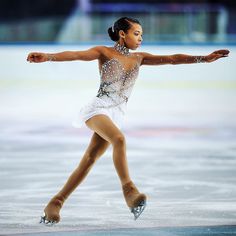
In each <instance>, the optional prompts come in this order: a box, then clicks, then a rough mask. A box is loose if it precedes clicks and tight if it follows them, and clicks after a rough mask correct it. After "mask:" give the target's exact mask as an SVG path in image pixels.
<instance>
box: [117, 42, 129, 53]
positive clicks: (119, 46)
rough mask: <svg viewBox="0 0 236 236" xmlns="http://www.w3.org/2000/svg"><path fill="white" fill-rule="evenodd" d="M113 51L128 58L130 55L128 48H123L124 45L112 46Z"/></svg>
mask: <svg viewBox="0 0 236 236" xmlns="http://www.w3.org/2000/svg"><path fill="white" fill-rule="evenodd" d="M114 49H115V50H116V51H117V52H119V53H121V54H122V55H125V56H129V55H130V52H129V48H127V47H125V46H124V45H120V44H119V43H116V44H115V45H114Z"/></svg>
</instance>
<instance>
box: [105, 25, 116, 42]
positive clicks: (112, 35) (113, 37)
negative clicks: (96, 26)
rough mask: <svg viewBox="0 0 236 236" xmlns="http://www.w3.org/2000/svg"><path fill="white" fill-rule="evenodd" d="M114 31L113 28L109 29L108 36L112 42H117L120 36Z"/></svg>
mask: <svg viewBox="0 0 236 236" xmlns="http://www.w3.org/2000/svg"><path fill="white" fill-rule="evenodd" d="M113 30H114V28H113V27H109V28H108V30H107V32H108V35H109V37H110V38H111V40H112V41H115V42H116V41H118V40H119V35H118V32H116V31H113Z"/></svg>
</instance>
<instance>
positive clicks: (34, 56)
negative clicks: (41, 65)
mask: <svg viewBox="0 0 236 236" xmlns="http://www.w3.org/2000/svg"><path fill="white" fill-rule="evenodd" d="M41 57H42V54H41V53H38V52H31V53H30V54H29V55H28V57H27V61H29V62H40V58H41Z"/></svg>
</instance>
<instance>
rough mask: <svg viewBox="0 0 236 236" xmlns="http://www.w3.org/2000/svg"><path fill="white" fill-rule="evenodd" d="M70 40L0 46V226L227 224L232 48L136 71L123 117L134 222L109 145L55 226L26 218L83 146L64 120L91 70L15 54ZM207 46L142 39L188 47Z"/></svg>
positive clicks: (235, 207)
mask: <svg viewBox="0 0 236 236" xmlns="http://www.w3.org/2000/svg"><path fill="white" fill-rule="evenodd" d="M88 47H89V46H88ZM74 49H75V50H80V49H82V47H78V48H75V46H73V47H68V46H65V47H63V46H60V47H59V46H55V47H48V46H45V47H42V46H40V47H38V48H37V47H36V46H34V47H33V46H24V47H23V46H22V47H0V53H1V55H2V58H5V60H4V61H1V70H0V107H1V109H0V130H1V132H0V189H1V191H0V199H1V201H0V229H1V232H0V234H13V233H30V232H48V231H50V232H57V231H60V232H62V231H71V230H84V231H87V230H95V231H96V232H98V235H99V230H116V229H126V228H129V229H133V230H136V229H139V228H140V229H151V228H152V227H155V228H159V229H160V227H167V228H168V227H175V226H177V227H183V226H211V225H215V226H219V225H235V217H236V201H235V199H236V185H235V183H236V119H235V117H236V106H235V104H236V70H235V68H234V67H235V55H236V50H235V48H234V47H232V48H230V50H231V56H230V57H229V58H224V59H222V60H221V61H217V62H215V63H211V64H197V65H196V64H195V65H178V66H163V67H155V66H153V67H143V68H141V72H140V76H139V79H138V81H137V84H136V85H135V88H134V91H133V93H132V95H131V98H130V101H129V104H128V113H127V116H126V120H125V123H124V126H123V132H124V134H125V135H126V141H127V156H128V161H129V168H130V172H131V176H132V178H133V180H134V182H135V183H136V185H137V186H138V188H139V189H140V190H141V191H142V192H145V193H146V194H147V195H148V205H147V208H146V209H145V211H144V212H143V214H142V216H141V217H140V218H139V219H138V220H137V221H134V220H133V216H132V215H131V214H130V212H129V209H128V208H127V206H126V204H125V201H124V199H123V195H122V192H121V187H120V183H119V180H118V177H117V174H116V172H115V168H114V166H113V163H112V150H111V148H110V149H109V150H108V151H107V152H106V153H105V154H104V156H103V157H102V158H101V159H100V160H99V161H98V162H97V163H96V165H95V167H94V168H93V169H92V171H91V172H90V174H89V176H88V178H87V179H86V180H85V182H83V183H82V185H81V186H79V187H78V189H77V190H76V191H75V192H74V193H73V194H72V195H71V197H70V198H69V199H68V201H67V202H66V203H65V205H64V208H63V209H62V211H61V216H62V220H61V222H60V224H58V225H56V226H55V227H53V228H50V229H48V228H47V227H46V228H45V227H43V226H42V225H39V224H38V221H39V219H40V216H41V214H42V211H43V208H44V206H45V204H46V203H47V202H48V200H49V199H50V197H52V196H53V194H55V193H56V192H57V191H58V190H59V189H60V187H61V186H62V185H63V184H64V182H65V181H66V179H67V177H68V176H69V174H70V173H71V172H72V171H73V170H74V169H75V167H76V166H77V164H78V162H79V160H80V158H81V156H82V155H83V153H84V151H85V149H86V147H87V145H88V142H89V139H90V137H91V135H92V132H91V131H89V130H88V129H87V128H82V129H75V128H74V127H72V125H71V123H72V122H73V119H75V118H76V115H77V112H78V111H79V109H80V107H81V106H82V105H84V104H85V103H86V101H88V99H89V98H91V97H92V96H94V95H95V94H96V92H97V89H98V83H99V78H98V72H97V70H96V69H97V63H96V62H86V63H85V62H65V63H44V64H29V63H27V62H26V61H25V59H26V55H27V53H28V52H30V51H41V50H43V51H62V50H74ZM215 49H216V48H215V47H214V48H213V47H203V48H197V47H193V48H190V47H171V46H168V47H155V48H154V47H146V48H145V47H143V48H142V50H144V51H148V52H153V53H159V54H173V53H179V52H181V53H188V54H196V55H199V54H207V53H210V52H211V51H213V50H215ZM9 62H10V63H9ZM91 68H92V69H91ZM93 232H94V231H93ZM149 232H151V231H149ZM176 232H177V231H176ZM111 235H113V234H111ZM114 235H115V234H114ZM127 235H128V234H127ZM150 235H152V234H151V233H150ZM160 235H161V234H160ZM165 235H167V234H165ZM170 235H172V234H170Z"/></svg>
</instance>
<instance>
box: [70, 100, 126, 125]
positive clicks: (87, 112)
mask: <svg viewBox="0 0 236 236" xmlns="http://www.w3.org/2000/svg"><path fill="white" fill-rule="evenodd" d="M125 111H126V103H122V104H120V105H114V106H111V105H110V104H108V103H107V102H106V101H105V100H103V99H101V98H99V97H95V98H93V99H92V100H91V101H90V102H89V103H88V104H87V105H85V106H84V107H82V108H81V110H80V111H79V114H78V117H77V119H76V120H75V121H74V122H73V124H72V125H73V126H74V127H75V128H81V127H83V126H85V122H86V121H87V120H88V119H90V118H92V117H93V116H95V115H101V114H103V115H107V116H108V117H109V118H110V119H111V120H112V121H113V122H114V123H115V125H116V126H117V127H118V128H121V127H122V123H123V120H124V115H125Z"/></svg>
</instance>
